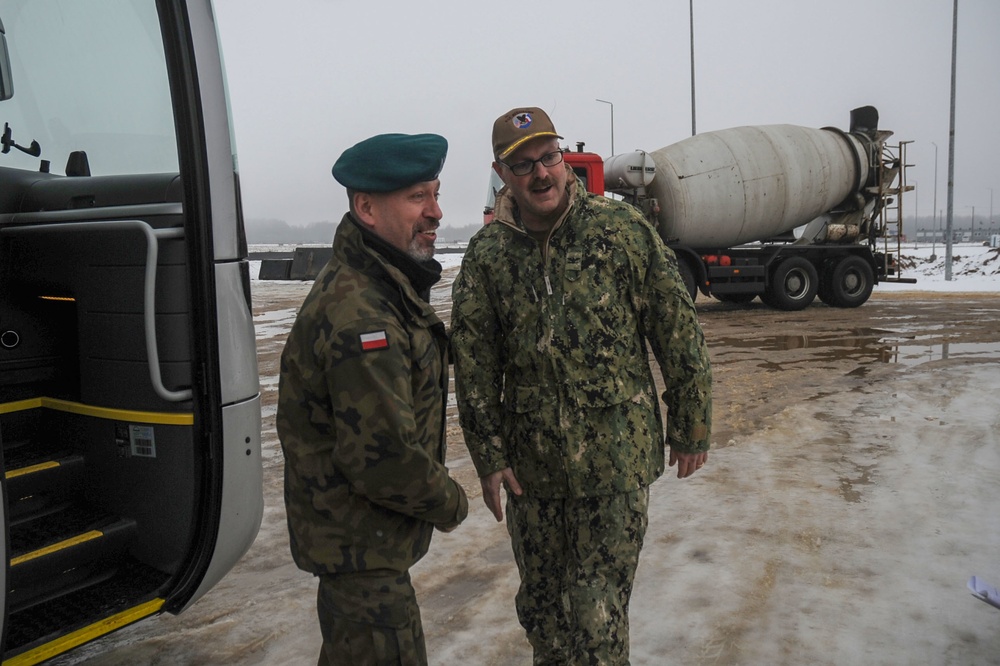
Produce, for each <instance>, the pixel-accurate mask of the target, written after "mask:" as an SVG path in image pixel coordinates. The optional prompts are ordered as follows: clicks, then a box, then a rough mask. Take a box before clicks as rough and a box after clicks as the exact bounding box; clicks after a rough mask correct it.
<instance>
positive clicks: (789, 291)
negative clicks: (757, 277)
mask: <svg viewBox="0 0 1000 666" xmlns="http://www.w3.org/2000/svg"><path fill="white" fill-rule="evenodd" d="M818 287H819V275H818V274H817V273H816V267H815V266H813V265H812V263H811V262H810V261H809V260H807V259H803V258H802V257H788V258H787V259H785V260H784V261H782V262H781V263H780V264H778V267H777V268H775V269H774V273H773V274H772V275H771V283H770V284H769V285H768V286H767V291H766V293H765V294H764V295H765V296H766V298H765V299H762V300H764V302H765V303H767V304H768V305H770V306H772V307H775V308H778V309H779V310H801V309H802V308H805V307H808V306H809V304H810V303H812V302H813V299H814V298H816V289H817V288H818Z"/></svg>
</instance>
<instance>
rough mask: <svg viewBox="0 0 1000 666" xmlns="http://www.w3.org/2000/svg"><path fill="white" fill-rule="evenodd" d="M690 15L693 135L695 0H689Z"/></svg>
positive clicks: (692, 120) (692, 123)
mask: <svg viewBox="0 0 1000 666" xmlns="http://www.w3.org/2000/svg"><path fill="white" fill-rule="evenodd" d="M688 16H689V17H690V19H691V136H694V135H695V134H697V130H696V129H695V120H694V117H695V114H694V0H690V1H689V2H688Z"/></svg>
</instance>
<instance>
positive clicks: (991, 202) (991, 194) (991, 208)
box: [986, 187, 993, 229]
mask: <svg viewBox="0 0 1000 666" xmlns="http://www.w3.org/2000/svg"><path fill="white" fill-rule="evenodd" d="M986 189H988V190H989V191H990V229H992V228H993V188H992V187H987V188H986Z"/></svg>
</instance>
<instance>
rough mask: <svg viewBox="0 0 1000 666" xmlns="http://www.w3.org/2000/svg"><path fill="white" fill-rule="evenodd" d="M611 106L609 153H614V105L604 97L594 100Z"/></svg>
mask: <svg viewBox="0 0 1000 666" xmlns="http://www.w3.org/2000/svg"><path fill="white" fill-rule="evenodd" d="M595 101H598V102H601V103H602V104H607V105H609V106H610V107H611V155H614V154H615V105H614V104H613V103H611V102H609V101H608V100H606V99H598V100H595Z"/></svg>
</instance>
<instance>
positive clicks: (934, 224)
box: [931, 141, 938, 261]
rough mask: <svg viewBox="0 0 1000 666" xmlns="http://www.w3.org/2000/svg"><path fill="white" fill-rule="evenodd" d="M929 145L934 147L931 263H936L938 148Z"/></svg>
mask: <svg viewBox="0 0 1000 666" xmlns="http://www.w3.org/2000/svg"><path fill="white" fill-rule="evenodd" d="M931 145H932V146H934V210H933V211H931V212H932V217H931V219H932V222H931V261H937V165H938V147H937V144H936V143H934V142H933V141H931Z"/></svg>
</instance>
